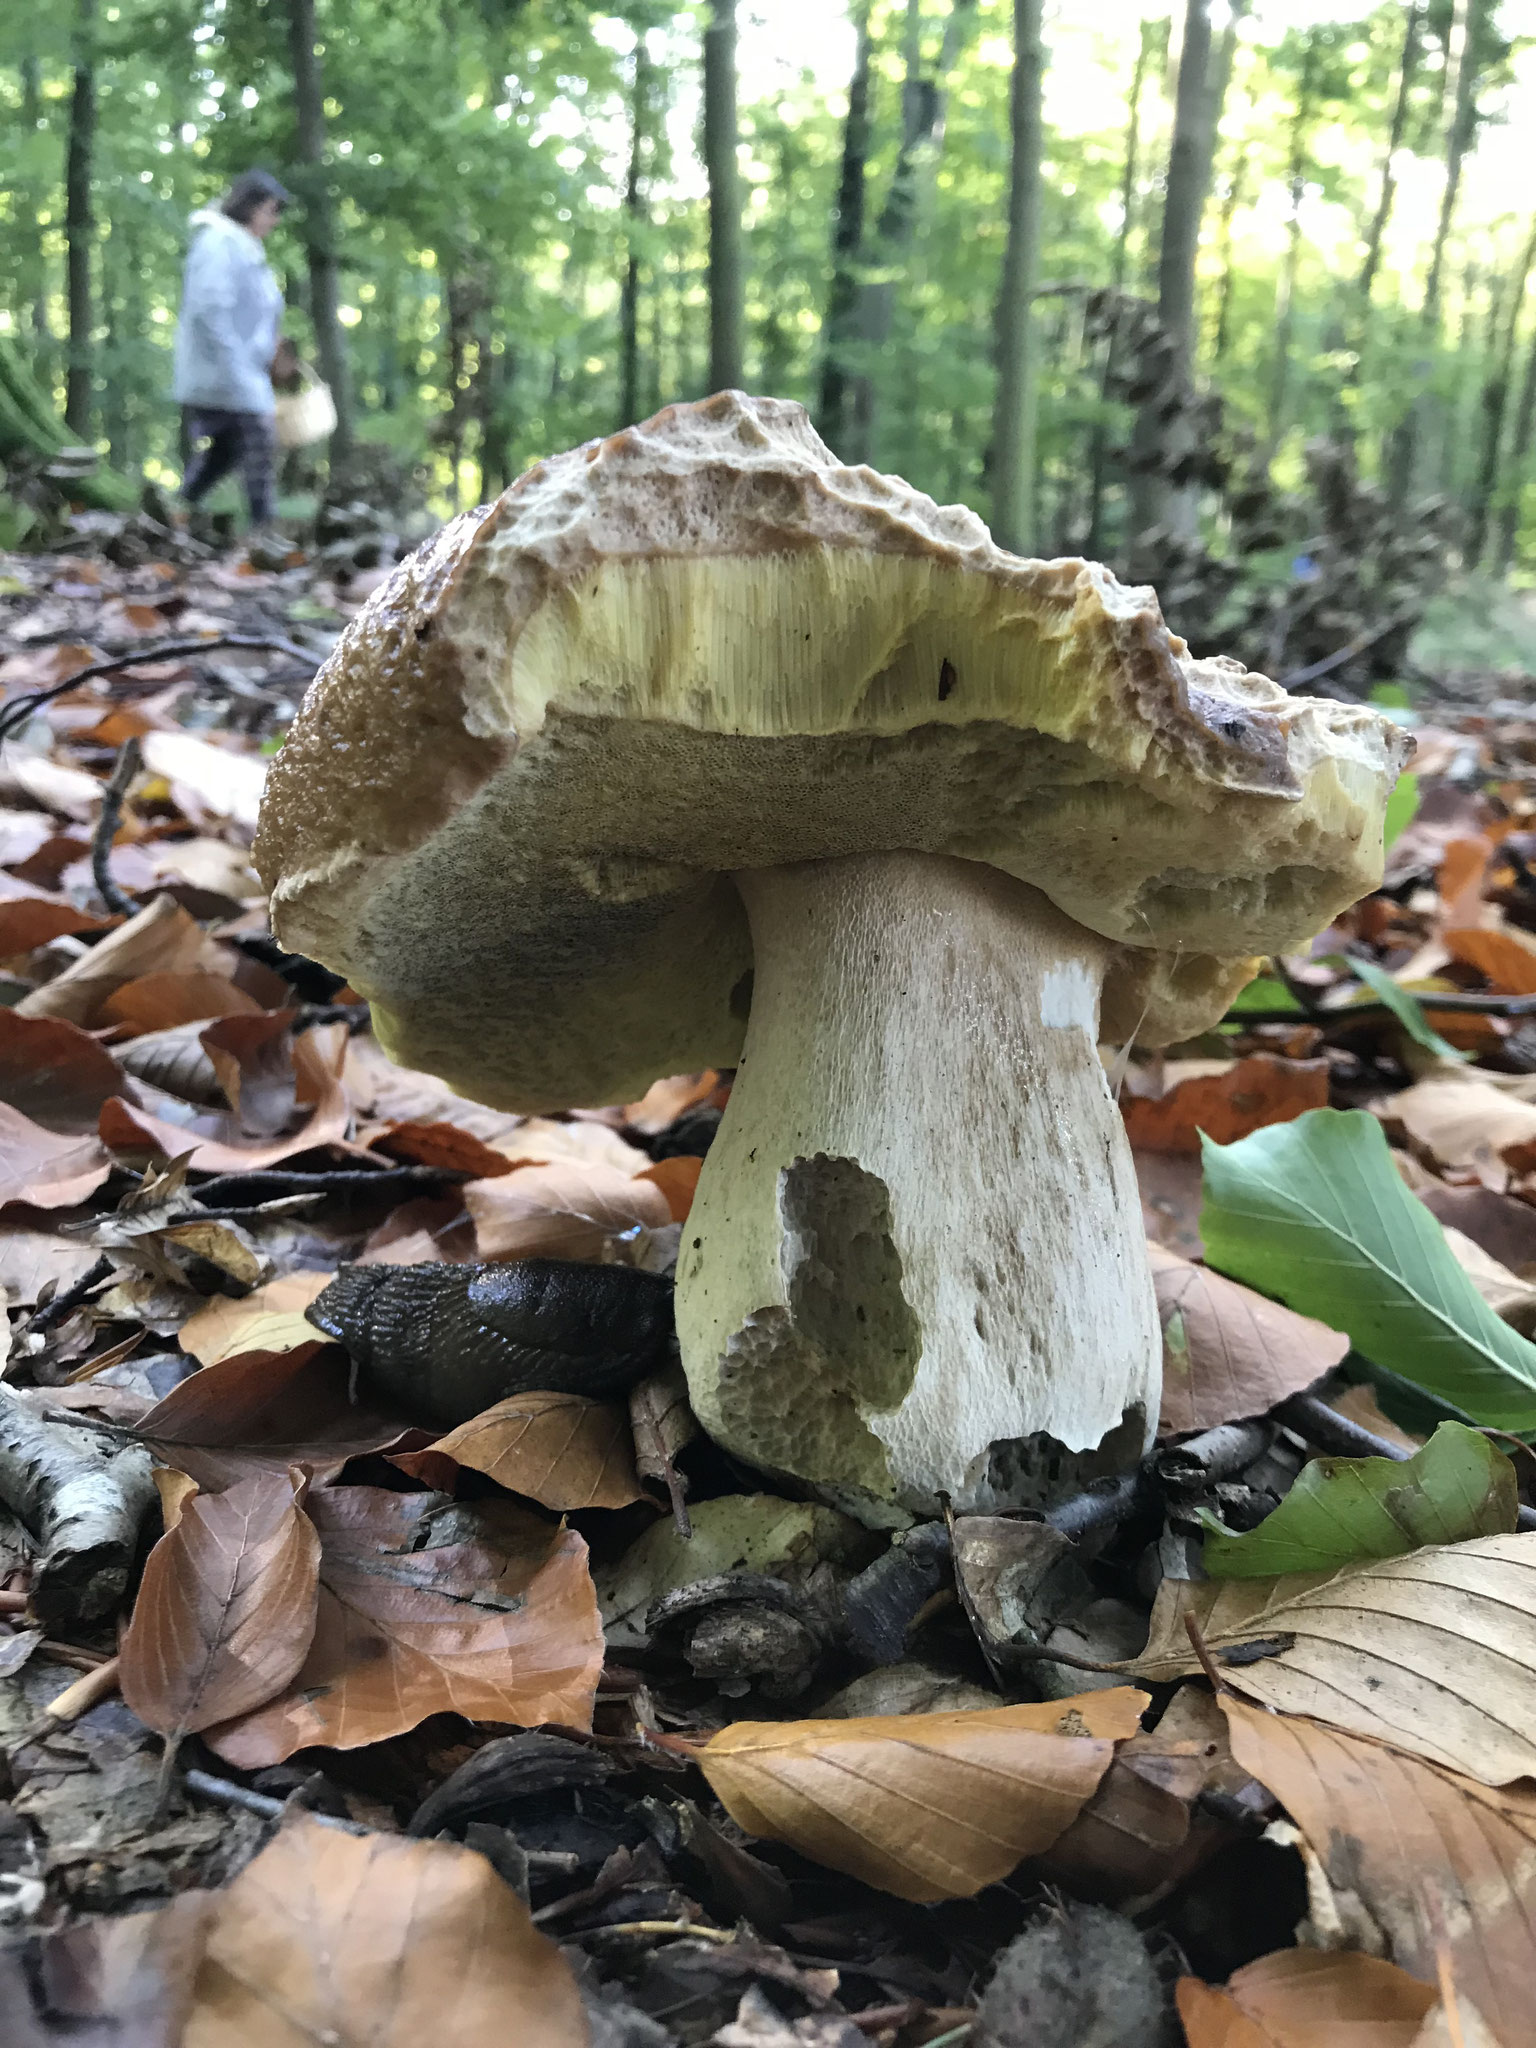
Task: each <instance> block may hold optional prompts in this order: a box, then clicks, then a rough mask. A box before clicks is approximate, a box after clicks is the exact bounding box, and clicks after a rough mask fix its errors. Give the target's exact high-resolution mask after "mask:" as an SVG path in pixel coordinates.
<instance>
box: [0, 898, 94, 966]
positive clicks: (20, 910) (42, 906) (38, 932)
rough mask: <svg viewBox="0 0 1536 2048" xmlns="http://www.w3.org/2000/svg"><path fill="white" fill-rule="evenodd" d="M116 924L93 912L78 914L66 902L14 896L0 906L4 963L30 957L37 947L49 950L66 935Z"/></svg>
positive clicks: (0, 932) (1, 949)
mask: <svg viewBox="0 0 1536 2048" xmlns="http://www.w3.org/2000/svg"><path fill="white" fill-rule="evenodd" d="M116 922H117V920H116V919H115V918H111V917H96V916H94V915H93V914H92V913H91V912H90V911H89V910H76V908H75V906H74V905H73V904H72V903H66V902H63V901H62V900H60V901H58V902H50V901H49V899H48V898H47V897H46V896H13V897H11V898H10V900H9V901H8V902H5V903H0V960H10V959H12V958H13V957H14V956H15V955H16V954H18V953H30V952H31V951H32V949H33V947H34V946H46V945H47V943H48V941H49V940H50V939H57V938H61V937H63V936H64V934H65V933H74V932H104V931H108V930H110V928H111V927H112V925H114V924H115V923H116Z"/></svg>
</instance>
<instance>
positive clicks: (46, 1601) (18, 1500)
mask: <svg viewBox="0 0 1536 2048" xmlns="http://www.w3.org/2000/svg"><path fill="white" fill-rule="evenodd" d="M155 1497H156V1496H155V1486H154V1481H153V1479H152V1478H151V1477H150V1462H149V1452H148V1451H147V1450H146V1449H144V1448H143V1446H142V1445H139V1444H130V1445H127V1446H123V1445H120V1444H118V1443H115V1442H113V1441H111V1440H110V1439H107V1438H105V1437H100V1436H96V1435H94V1434H93V1433H92V1432H90V1431H89V1430H83V1429H73V1428H69V1427H68V1426H65V1425H62V1424H59V1423H54V1422H46V1421H44V1420H43V1419H42V1417H40V1416H38V1415H35V1414H33V1413H32V1412H31V1411H30V1410H29V1409H28V1408H27V1407H25V1406H24V1405H23V1403H22V1402H20V1401H18V1400H17V1398H16V1397H15V1395H14V1394H13V1393H11V1392H10V1391H9V1390H6V1389H0V1500H3V1501H4V1502H5V1504H6V1505H7V1506H8V1507H9V1508H11V1509H13V1510H14V1512H15V1513H16V1514H17V1515H18V1516H19V1517H20V1519H21V1521H22V1522H23V1523H25V1525H26V1527H27V1528H28V1529H29V1530H30V1531H31V1532H32V1534H33V1535H34V1536H35V1537H36V1539H37V1542H38V1545H39V1556H38V1558H37V1560H36V1562H35V1564H34V1565H33V1569H32V1605H33V1609H34V1611H35V1612H36V1614H37V1616H38V1618H39V1620H41V1621H44V1622H49V1623H54V1622H64V1621H93V1620H95V1619H97V1618H98V1617H99V1616H101V1615H103V1614H109V1613H111V1612H112V1610H113V1609H114V1608H115V1607H116V1606H117V1604H118V1602H119V1601H120V1600H121V1599H122V1597H123V1594H124V1592H125V1591H126V1590H127V1586H128V1574H129V1572H130V1570H131V1568H132V1565H133V1560H134V1554H135V1552H136V1550H137V1548H138V1540H139V1529H140V1527H141V1525H142V1523H143V1520H144V1517H145V1515H146V1514H147V1513H148V1511H149V1508H150V1506H151V1504H152V1503H153V1502H154V1500H155Z"/></svg>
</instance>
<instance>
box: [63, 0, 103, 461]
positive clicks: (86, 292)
mask: <svg viewBox="0 0 1536 2048" xmlns="http://www.w3.org/2000/svg"><path fill="white" fill-rule="evenodd" d="M95 34H96V0H75V77H74V90H73V93H72V95H71V98H70V105H69V145H68V148H67V151H66V154H65V164H64V236H65V243H66V248H67V252H68V253H67V261H66V275H67V278H68V286H69V370H68V375H67V376H66V378H65V385H64V391H65V397H64V423H65V425H66V426H67V427H68V428H69V430H70V432H71V433H72V434H75V435H78V436H79V438H80V439H81V440H82V441H84V440H87V439H88V438H89V436H90V431H91V410H92V405H91V395H92V386H93V383H94V377H95V337H94V334H93V331H92V328H93V314H92V308H91V243H92V239H93V237H94V235H95V231H96V220H95V213H94V209H93V207H92V204H91V178H92V172H93V169H94V159H95V154H96V52H95V47H94V44H95Z"/></svg>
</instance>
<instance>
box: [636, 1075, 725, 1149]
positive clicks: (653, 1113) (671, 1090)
mask: <svg viewBox="0 0 1536 2048" xmlns="http://www.w3.org/2000/svg"><path fill="white" fill-rule="evenodd" d="M719 1086H720V1076H719V1075H718V1074H717V1073H716V1072H715V1070H714V1068H713V1067H706V1068H705V1069H704V1071H703V1072H702V1073H699V1074H672V1075H670V1076H668V1078H667V1079H666V1080H663V1081H653V1082H652V1083H651V1085H650V1087H649V1088H647V1089H646V1091H645V1093H644V1095H642V1096H641V1098H640V1100H639V1101H638V1102H631V1103H630V1104H629V1105H628V1106H627V1107H626V1109H625V1111H624V1121H625V1123H627V1124H628V1125H629V1127H630V1129H631V1130H635V1131H644V1132H645V1134H646V1136H647V1137H650V1138H654V1137H656V1136H657V1135H658V1134H659V1133H660V1132H662V1131H664V1130H665V1129H666V1128H667V1126H668V1124H675V1123H676V1122H677V1120H678V1118H679V1117H680V1116H681V1115H682V1114H683V1111H684V1110H685V1109H695V1108H697V1107H698V1105H699V1104H700V1103H701V1102H708V1100H709V1098H710V1097H711V1095H713V1094H714V1092H715V1090H716V1089H717V1088H718V1087H719Z"/></svg>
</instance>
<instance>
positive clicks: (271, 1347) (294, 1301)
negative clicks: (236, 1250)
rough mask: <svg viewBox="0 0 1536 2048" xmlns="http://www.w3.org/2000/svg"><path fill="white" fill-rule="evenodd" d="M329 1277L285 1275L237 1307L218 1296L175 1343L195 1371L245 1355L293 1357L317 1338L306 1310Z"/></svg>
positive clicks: (184, 1326)
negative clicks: (271, 1353)
mask: <svg viewBox="0 0 1536 2048" xmlns="http://www.w3.org/2000/svg"><path fill="white" fill-rule="evenodd" d="M335 1277H336V1276H335V1275H334V1274H333V1273H285V1274H284V1275H283V1277H282V1278H281V1279H280V1280H269V1281H268V1282H267V1284H266V1286H265V1287H257V1288H255V1289H253V1290H252V1292H251V1293H249V1294H247V1295H245V1296H243V1297H242V1298H241V1299H240V1300H239V1301H235V1300H232V1299H231V1298H230V1297H229V1296H228V1295H223V1294H216V1295H215V1296H214V1297H213V1299H212V1300H211V1301H210V1302H209V1303H208V1304H207V1306H206V1307H204V1308H200V1309H199V1310H198V1311H197V1313H196V1315H193V1316H188V1318H187V1320H186V1321H185V1322H184V1323H183V1324H182V1326H181V1330H180V1332H179V1334H178V1337H177V1342H178V1343H179V1344H180V1345H181V1348H182V1350H183V1351H185V1352H187V1353H189V1355H190V1356H191V1357H193V1358H195V1359H196V1360H197V1362H198V1364H199V1365H217V1364H218V1363H219V1361H220V1360H221V1359H224V1358H237V1357H239V1355H240V1353H241V1352H243V1351H297V1350H298V1349H299V1347H300V1346H301V1345H303V1344H313V1343H314V1342H315V1340H316V1338H317V1337H318V1335H319V1332H318V1331H317V1330H316V1328H315V1326H314V1324H313V1323H312V1322H309V1321H308V1320H307V1319H306V1317H305V1314H304V1311H305V1309H307V1308H308V1307H309V1304H310V1303H311V1302H312V1301H313V1300H314V1299H315V1297H316V1295H318V1294H321V1293H323V1292H324V1290H325V1289H326V1288H327V1287H329V1286H330V1284H331V1282H332V1280H333V1279H334V1278H335Z"/></svg>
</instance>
